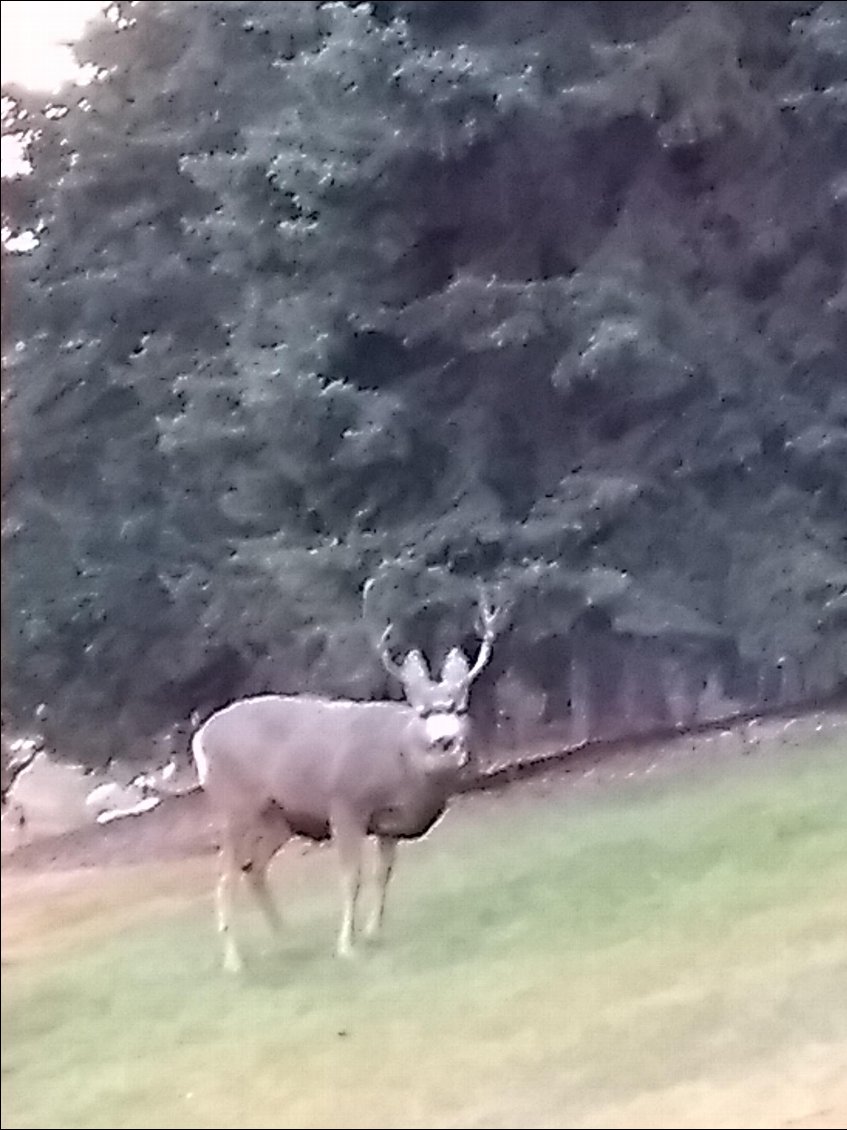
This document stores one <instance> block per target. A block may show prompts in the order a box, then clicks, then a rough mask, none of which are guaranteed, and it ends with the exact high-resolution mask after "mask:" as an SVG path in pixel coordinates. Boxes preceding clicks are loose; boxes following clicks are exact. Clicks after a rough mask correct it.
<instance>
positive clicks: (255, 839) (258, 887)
mask: <svg viewBox="0 0 847 1130" xmlns="http://www.w3.org/2000/svg"><path fill="white" fill-rule="evenodd" d="M291 835H292V833H291V827H290V826H289V824H288V821H287V820H286V819H285V817H284V816H283V815H282V813H281V812H280V810H279V809H278V808H269V809H267V810H266V811H265V812H263V813H262V815H261V816H260V817H259V819H258V820H257V821H256V823H255V824H254V825H253V826H252V827H251V828H250V829H249V830H247V831H245V832H244V833H243V835H242V839H241V843H240V845H239V862H238V866H239V869H240V870H241V873H242V874H243V875H244V876H245V878H246V879H247V882H248V883H249V885H250V889H251V891H252V892H253V895H254V897H255V899H256V901H257V902H258V904H259V906H260V907H261V909H262V913H263V914H264V916H265V918H266V920H267V922H268V925H269V926H270V928H271V929H272V930H273V931H274V933H279V932H280V931H281V930H282V926H283V922H282V916H281V915H280V913H279V910H278V908H277V905H276V903H275V902H274V898H273V895H272V894H271V891H270V887H269V886H268V868H269V866H270V863H271V860H272V859H273V857H274V856H275V855H276V853H277V852H278V851H279V850H280V848H282V847H283V846H284V845H285V844H286V843H287V842H288V840H290V839H291Z"/></svg>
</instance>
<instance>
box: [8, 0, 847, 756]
mask: <svg viewBox="0 0 847 1130" xmlns="http://www.w3.org/2000/svg"><path fill="white" fill-rule="evenodd" d="M846 37H847V16H846V15H845V9H844V6H843V5H841V4H838V3H818V4H800V3H781V2H761V3H759V4H755V5H754V4H746V3H720V4H718V3H715V4H712V3H701V4H694V5H691V4H685V3H673V2H672V3H637V4H636V3H628V2H622V3H617V2H615V3H609V2H608V0H606V2H603V3H557V4H549V3H542V2H534V0H524V2H522V3H521V4H508V3H485V4H481V3H452V4H441V3H419V2H413V3H374V4H358V5H354V4H342V3H331V4H322V3H314V2H308V0H307V2H298V3H286V4H265V3H256V2H241V0H238V2H233V3H217V2H211V3H208V2H207V3H202V4H201V3H135V4H115V5H113V6H112V7H111V8H110V10H109V12H108V14H107V17H106V18H104V19H102V20H100V21H98V22H97V23H96V24H94V25H92V27H91V29H90V31H89V33H88V35H87V37H86V38H85V39H84V40H83V41H82V42H81V43H80V44H79V45H78V48H77V51H78V56H79V58H80V61H81V62H83V63H86V64H91V65H93V66H94V67H96V68H97V73H98V77H97V78H96V79H95V80H94V81H93V82H92V83H91V84H90V85H88V86H85V87H71V88H68V89H66V90H64V91H63V92H62V94H61V96H59V97H57V98H56V99H54V100H53V101H52V102H51V103H49V104H47V105H45V104H44V103H43V100H42V101H39V100H38V99H35V98H34V97H33V96H31V95H29V94H27V93H26V92H23V91H15V90H9V91H6V92H5V100H4V132H6V133H11V134H14V135H17V136H18V137H19V138H20V139H21V141H22V143H23V144H24V145H25V146H26V150H27V154H28V158H29V161H30V163H31V165H32V171H31V173H30V174H29V175H26V176H17V177H15V178H14V179H13V180H12V181H11V182H9V183H8V184H7V186H6V187H7V191H6V192H4V230H5V231H6V233H7V248H6V250H5V251H4V271H5V275H6V283H5V285H6V293H7V300H8V303H7V304H8V310H7V314H6V322H5V327H4V333H5V341H4V354H5V358H4V367H5V372H4V397H5V399H6V405H5V407H4V412H5V422H4V428H5V430H6V433H7V440H8V442H9V443H10V447H11V451H12V455H11V457H10V465H9V466H8V467H7V468H6V472H5V473H6V479H5V484H4V486H5V496H4V497H5V507H6V509H5V514H4V538H5V547H4V549H5V557H6V562H7V565H6V582H5V583H6V600H5V609H4V638H5V642H6V647H5V648H4V652H5V658H4V695H5V700H6V701H5V708H6V709H7V710H8V711H9V712H10V713H11V714H12V715H13V716H16V717H19V718H25V717H27V716H28V715H29V714H30V713H31V711H32V710H33V709H34V708H35V707H36V705H37V704H38V703H41V702H45V703H47V704H48V705H49V707H50V716H51V718H52V719H53V721H54V724H55V726H56V728H57V730H59V731H60V732H61V735H62V740H63V743H64V744H65V745H68V744H71V745H76V746H77V747H84V748H87V749H91V750H93V749H95V747H96V749H99V750H110V749H111V748H112V747H113V746H114V744H115V743H117V742H121V743H126V742H131V741H134V740H136V739H138V738H141V737H144V736H145V735H147V734H149V733H151V732H153V731H154V730H156V729H157V728H158V727H160V726H162V725H164V724H166V723H168V722H169V721H171V720H172V719H173V718H174V717H175V716H180V715H185V714H186V713H187V711H189V710H190V709H191V708H192V707H194V706H196V705H198V704H201V705H215V704H216V703H217V702H218V701H220V700H221V699H223V698H227V697H229V696H231V695H233V694H235V693H239V692H243V691H245V690H258V689H263V688H265V687H274V688H276V689H291V690H296V689H302V688H304V687H313V688H316V689H324V690H328V691H333V692H339V693H353V694H369V693H375V692H378V691H381V690H384V689H385V688H384V687H383V685H382V677H381V675H380V672H379V668H378V665H377V664H376V662H375V660H374V658H373V654H372V647H371V644H370V640H369V632H368V626H367V625H366V624H365V623H364V622H363V621H362V619H361V611H360V592H361V586H362V583H363V582H364V580H365V579H366V578H367V577H368V576H371V575H374V574H375V573H376V572H377V571H379V570H380V567H381V565H382V564H383V563H384V562H393V563H394V568H393V569H392V570H390V571H385V570H383V571H381V572H380V576H383V577H384V579H385V583H384V584H383V586H382V588H383V595H382V597H381V601H382V608H383V612H384V615H385V616H386V617H387V618H391V619H393V620H395V621H396V622H397V624H398V631H399V633H400V638H401V639H402V638H403V637H404V636H405V639H406V641H407V642H411V641H412V640H414V641H415V642H416V643H418V642H420V643H423V644H424V645H426V646H429V647H431V648H434V649H435V650H436V651H437V650H438V649H439V648H444V647H446V646H448V645H449V644H450V643H452V642H454V641H455V639H456V638H457V637H460V638H467V639H468V642H469V637H470V635H471V634H472V632H471V628H472V623H473V620H472V602H473V597H474V592H475V585H476V582H477V580H478V579H483V580H485V581H486V582H488V583H489V584H494V585H496V586H499V588H500V589H501V591H502V592H503V593H505V594H508V597H509V599H510V601H511V603H512V613H511V628H510V631H509V633H508V638H507V639H506V640H504V641H503V642H502V644H501V646H500V648H499V651H498V657H497V662H496V663H495V665H494V666H493V668H492V674H491V679H492V680H496V678H497V673H498V670H499V671H500V672H501V673H502V672H504V671H506V669H507V668H508V669H510V670H516V671H518V672H520V673H521V675H522V677H524V678H525V679H526V680H527V681H528V683H529V684H530V685H535V686H539V687H541V688H542V689H543V690H544V691H545V693H548V694H549V709H548V715H549V717H550V719H554V718H556V717H561V716H567V715H568V713H569V712H570V713H571V714H575V713H576V712H577V708H576V705H575V701H574V700H575V698H576V697H577V693H579V694H581V695H588V697H589V698H590V700H591V704H592V711H593V713H592V718H593V721H592V722H591V730H592V732H596V733H602V732H607V730H608V725H607V723H608V719H609V717H610V716H612V715H620V714H621V712H622V711H621V708H620V704H619V702H618V693H617V690H616V688H617V687H618V686H622V685H623V684H624V683H626V684H627V686H629V687H630V690H629V691H627V693H628V694H630V695H632V694H633V693H642V695H647V696H648V697H647V698H645V699H643V704H644V710H643V714H644V717H643V718H642V719H641V720H640V721H641V723H643V724H646V723H647V722H648V721H652V720H655V718H656V717H657V716H659V715H661V714H662V711H663V710H664V709H665V707H663V706H660V707H656V706H655V704H651V703H650V701H648V700H649V694H650V693H651V692H650V691H649V687H648V684H649V683H650V682H651V681H653V682H655V681H656V679H658V678H660V677H661V673H662V671H665V670H667V662H668V661H671V662H672V664H673V665H674V666H673V670H674V671H677V672H678V671H679V670H682V671H683V674H684V679H683V681H684V682H685V680H686V679H687V682H688V692H687V693H688V694H689V697H691V696H693V699H692V701H693V702H694V705H693V706H692V708H691V709H692V711H693V712H694V714H696V701H694V700H695V699H696V693H697V687H698V686H701V685H702V684H703V683H704V682H705V681H706V679H707V676H709V673H710V672H715V671H717V672H718V673H719V676H720V681H721V683H722V685H723V686H724V687H725V689H726V691H727V693H729V694H731V695H732V696H733V697H734V698H736V699H738V700H743V701H744V702H746V703H748V704H751V705H753V704H761V703H764V702H767V701H774V700H777V701H782V700H799V699H801V698H803V697H808V696H815V695H822V694H827V693H830V692H831V691H832V690H834V689H835V688H836V687H837V686H838V685H839V684H842V683H843V681H844V680H845V677H847V628H846V627H845V624H846V623H847V622H846V621H845V601H847V596H845V592H847V552H846V551H847V539H845V533H847V522H845V514H847V472H845V468H847V383H845V370H844V357H845V356H847V318H845V309H846V307H845V295H847V282H845V263H846V262H847V246H845V242H846V241H845V232H847V224H845V207H847V110H845V107H847V101H845V90H847V46H846V44H847V38H846ZM23 231H30V232H34V233H35V235H36V238H37V246H35V247H34V248H32V249H30V250H28V251H25V252H24V251H13V250H10V249H9V248H10V247H14V246H15V245H14V241H13V242H12V243H11V244H9V243H8V237H9V236H14V235H16V234H19V233H20V232H23ZM580 657H581V658H580ZM576 659H580V661H581V662H584V663H585V664H586V665H587V674H585V673H583V674H582V675H579V676H577V675H576V674H574V670H575V669H574V668H573V666H572V663H573V661H574V660H576ZM498 664H499V666H498ZM663 664H664V666H663ZM633 668H635V669H636V670H635V673H634V674H633ZM569 672H570V674H569ZM675 677H676V676H675ZM633 679H634V680H635V683H638V682H639V680H641V682H642V683H643V684H644V685H643V686H642V687H641V690H640V692H639V691H638V688H637V687H636V692H633V691H632V686H631V684H632V680H633ZM577 684H578V686H579V688H580V689H579V692H578V690H577ZM483 694H484V691H483ZM631 701H633V700H632V699H630V702H631ZM582 709H583V707H582V706H581V707H580V710H582ZM623 713H626V712H625V711H624V712H623ZM636 713H638V712H637V711H636ZM637 724H639V719H637V718H633V717H632V716H631V712H630V715H629V716H628V718H627V720H626V721H625V725H626V726H629V727H632V726H633V725H637ZM604 726H606V730H604V728H603V727H604ZM91 756H94V753H92V754H91Z"/></svg>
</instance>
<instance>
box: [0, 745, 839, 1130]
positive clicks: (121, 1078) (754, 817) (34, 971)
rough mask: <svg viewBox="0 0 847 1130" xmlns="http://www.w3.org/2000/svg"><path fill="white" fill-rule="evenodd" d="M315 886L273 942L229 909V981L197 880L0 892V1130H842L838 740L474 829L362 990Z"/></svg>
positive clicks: (483, 805) (429, 869)
mask: <svg viewBox="0 0 847 1130" xmlns="http://www.w3.org/2000/svg"><path fill="white" fill-rule="evenodd" d="M839 742H840V744H839ZM331 863H332V861H331V859H330V858H329V857H328V856H327V855H326V853H324V852H322V851H321V852H315V853H312V854H309V855H307V856H304V857H301V858H297V857H296V854H295V857H294V858H292V859H291V860H290V861H286V860H283V861H282V863H281V865H280V866H279V868H278V873H277V876H276V886H277V889H278V890H279V891H280V893H281V895H283V896H284V899H283V901H284V903H285V905H286V908H287V918H288V926H289V929H288V933H287V935H286V937H285V938H284V939H283V940H282V941H281V942H278V943H275V942H272V941H271V940H270V939H269V938H268V937H267V936H266V934H265V932H264V930H263V923H262V922H261V921H260V920H259V919H258V918H257V917H256V916H255V915H254V914H253V912H252V910H251V909H249V904H246V903H245V904H244V909H243V912H242V915H241V923H242V933H243V935H244V939H245V944H246V946H247V949H248V954H249V955H250V971H249V973H248V974H247V976H246V977H245V978H244V979H243V980H241V981H238V980H231V979H227V978H225V977H224V975H223V974H221V973H219V972H218V970H217V967H216V961H217V949H216V944H215V942H216V939H215V938H214V936H213V933H212V929H211V908H210V901H211V900H210V896H209V885H210V879H211V872H212V863H211V861H210V860H200V861H193V862H188V863H186V864H183V865H181V866H179V867H173V866H171V867H169V868H167V869H166V868H158V869H153V868H149V869H132V870H130V869H121V870H116V869H111V870H109V869H104V870H103V871H101V872H97V873H92V874H91V875H89V876H87V877H82V878H81V877H79V876H70V877H69V876H56V875H46V876H30V877H27V881H26V882H21V881H20V880H19V877H17V876H16V877H14V879H15V881H14V882H10V883H6V884H5V890H4V903H5V906H4V916H3V921H4V962H5V963H6V964H5V968H4V971H3V1032H4V1041H3V1043H4V1051H3V1088H2V1096H3V1126H4V1127H6V1128H9V1130H12V1128H24V1127H68V1128H73V1127H162V1126H168V1127H196V1128H200V1127H430V1126H431V1127H571V1126H573V1127H630V1126H631V1127H636V1126H644V1127H651V1126H668V1127H689V1126H690V1127H699V1126H702V1127H707V1126H708V1127H713V1126H715V1127H719V1126H726V1127H756V1126H761V1127H773V1126H786V1127H787V1126H791V1127H812V1126H833V1127H834V1126H843V1125H844V1119H845V1116H847V746H845V743H844V738H843V737H842V738H841V739H839V740H838V741H836V742H828V743H822V744H819V745H816V746H813V747H809V748H806V749H804V750H802V751H796V752H794V753H793V754H790V755H789V754H782V755H780V756H779V757H774V758H773V759H769V758H766V757H764V756H763V755H758V756H756V757H755V758H748V759H745V760H743V761H739V763H738V764H737V765H735V766H733V767H726V766H724V767H723V768H722V769H721V770H720V772H718V771H717V770H712V771H701V772H698V773H696V774H691V773H686V774H684V775H677V776H675V777H671V778H666V779H665V780H664V782H663V783H657V782H653V781H650V780H649V779H648V780H647V781H640V782H626V783H624V784H621V785H619V786H617V787H614V788H612V787H606V788H604V789H602V790H597V791H595V793H594V794H593V795H589V794H587V793H586V794H583V795H578V796H567V797H562V796H557V795H551V796H549V797H547V798H542V799H537V798H534V799H531V800H527V799H526V797H524V799H523V800H520V799H519V800H517V801H515V802H514V803H513V802H512V801H510V799H509V797H508V796H504V797H500V798H497V799H491V798H489V799H487V800H482V801H480V800H477V801H475V802H471V803H470V804H468V805H466V806H462V807H460V808H459V809H457V810H456V811H454V812H452V813H451V814H450V816H449V817H448V819H447V820H446V821H445V822H444V824H443V825H442V826H440V827H439V828H438V829H436V831H435V833H434V834H433V835H432V837H431V838H430V839H428V840H427V841H426V842H425V843H424V844H420V845H416V846H414V847H411V848H408V849H407V850H406V852H405V853H404V855H403V857H402V859H401V865H400V868H399V873H398V876H397V879H396V883H395V887H394V889H393V891H392V894H393V901H392V903H391V907H390V919H389V921H388V924H387V930H386V939H385V944H384V945H383V946H382V947H381V948H378V949H375V950H373V951H368V952H367V953H365V954H363V956H362V957H361V958H360V960H359V961H358V962H356V963H355V964H353V965H348V964H343V963H339V962H338V961H336V960H335V959H334V958H333V957H332V956H331V948H332V942H333V938H334V931H335V928H336V914H337V897H336V889H335V883H334V881H333V879H334V873H333V871H332V867H331Z"/></svg>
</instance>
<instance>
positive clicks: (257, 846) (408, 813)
mask: <svg viewBox="0 0 847 1130" xmlns="http://www.w3.org/2000/svg"><path fill="white" fill-rule="evenodd" d="M371 584H372V582H371V581H369V582H368V583H367V584H366V586H365V590H364V598H365V615H367V600H368V591H369V588H370V585H371ZM499 619H500V610H499V609H496V608H495V607H494V606H493V605H492V604H491V603H490V602H488V601H485V600H482V599H481V600H480V606H479V619H478V627H479V629H480V630H481V643H480V647H479V652H478V654H477V656H476V659H475V660H474V662H473V664H472V665H471V664H469V663H468V660H467V659H466V657H465V655H464V654H463V653H462V651H460V650H459V649H458V648H453V649H452V650H451V651H450V652H449V654H448V655H447V657H446V659H445V660H444V663H443V666H442V668H441V675H440V678H439V679H438V680H437V681H436V680H435V679H433V678H432V677H431V676H430V674H429V670H428V668H427V665H426V661H425V660H424V658H423V656H422V655H421V653H420V652H419V651H417V650H415V651H410V652H409V653H408V655H406V657H405V659H404V661H403V663H402V664H398V663H397V662H395V661H394V660H393V659H392V657H391V655H390V652H389V649H388V641H389V636H390V633H391V625H390V624H389V626H388V627H387V628H386V629H385V631H384V632H383V633H382V635H381V637H380V639H379V641H378V644H377V646H378V649H379V654H380V657H381V659H382V662H383V664H384V666H385V668H386V670H387V671H388V672H389V673H390V674H391V675H393V676H395V677H396V678H398V679H399V680H400V682H401V683H402V685H403V689H404V691H405V697H406V702H405V703H400V702H391V701H387V700H386V701H376V702H358V701H353V700H347V699H331V698H319V697H317V696H314V695H305V694H304V695H276V694H267V695H260V696H258V697H255V698H246V699H241V700H239V701H236V702H233V703H232V704H230V705H229V706H226V707H224V708H223V709H221V710H219V711H217V712H216V713H215V714H213V715H212V716H211V717H210V718H208V719H207V720H206V721H205V722H204V723H203V725H202V726H200V728H199V729H198V730H197V731H196V733H195V734H194V737H193V739H192V753H193V755H194V760H195V763H196V765H197V771H198V777H199V779H200V783H201V785H202V786H203V789H204V790H205V792H206V794H207V796H208V798H209V800H210V802H211V804H212V807H213V808H214V809H215V810H216V813H217V815H218V818H219V820H220V822H221V825H222V827H221V832H222V843H221V874H220V878H219V881H218V886H217V891H216V910H217V924H218V930H219V931H220V934H221V937H222V941H223V958H224V968H225V969H227V970H229V971H232V972H237V971H238V970H239V969H240V968H241V966H242V961H241V956H240V954H239V950H238V946H237V944H236V941H235V938H234V937H233V934H232V930H231V923H232V910H233V899H234V891H235V884H236V882H237V879H238V876H239V874H243V875H244V876H246V878H247V880H248V882H249V885H250V887H251V888H252V891H253V893H254V895H255V897H256V899H257V901H258V902H259V905H260V906H261V907H262V909H263V910H264V913H265V915H266V917H267V919H268V921H269V923H270V925H271V927H272V928H273V929H274V930H277V929H279V927H280V925H281V919H280V917H279V914H278V912H277V909H276V905H275V903H274V901H273V899H272V897H271V893H270V891H269V889H268V884H267V871H268V866H269V864H270V862H271V859H272V858H273V856H274V855H275V854H276V853H277V852H278V851H279V849H280V848H281V847H282V846H283V844H285V843H286V841H287V840H289V839H290V838H291V837H292V836H302V837H305V838H307V839H310V840H313V841H325V840H330V839H331V840H333V841H334V843H335V846H336V848H337V851H338V855H339V859H340V864H341V885H342V899H343V912H342V917H341V929H340V932H339V935H338V943H337V952H338V954H339V955H341V956H344V957H348V956H352V954H353V952H354V948H353V943H354V934H355V920H356V904H357V901H358V897H359V890H360V885H361V868H362V851H363V845H364V844H365V841H366V840H367V838H368V837H369V836H374V837H375V838H376V844H377V862H376V875H375V881H376V901H375V904H374V907H373V910H372V913H371V914H370V916H369V919H368V922H367V925H366V931H365V932H366V934H367V935H369V936H371V937H373V936H375V935H376V934H377V933H378V932H379V929H380V926H381V924H382V918H383V912H384V909H385V895H386V889H387V886H388V881H389V879H390V877H391V873H392V869H393V866H394V859H395V853H396V849H397V844H398V841H400V840H407V839H418V838H419V837H420V836H423V835H424V834H425V833H426V832H428V831H429V829H430V828H431V827H432V826H433V825H434V824H435V822H436V821H437V820H438V819H439V817H440V816H441V815H442V814H443V812H444V810H445V808H446V806H447V801H448V799H449V797H450V795H451V793H452V792H453V791H454V790H455V788H456V785H457V784H458V781H459V778H460V776H461V773H462V771H463V770H465V768H466V766H467V765H468V762H469V760H470V748H469V739H470V726H469V720H468V716H467V709H468V695H469V692H470V688H471V684H472V683H473V681H474V680H475V679H476V678H477V676H478V675H479V673H480V672H481V671H482V669H483V668H484V667H485V665H486V664H487V663H488V661H489V659H490V658H491V651H492V646H493V642H494V638H495V634H496V627H497V624H498V622H499Z"/></svg>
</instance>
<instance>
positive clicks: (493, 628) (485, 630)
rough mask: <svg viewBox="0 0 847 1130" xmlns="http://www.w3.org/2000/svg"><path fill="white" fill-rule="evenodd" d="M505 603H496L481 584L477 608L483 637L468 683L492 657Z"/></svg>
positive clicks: (478, 622) (478, 625)
mask: <svg viewBox="0 0 847 1130" xmlns="http://www.w3.org/2000/svg"><path fill="white" fill-rule="evenodd" d="M503 610H504V605H503V604H495V603H494V602H493V601H492V600H491V599H490V598H489V596H488V594H487V591H486V588H485V586H484V585H480V586H479V608H478V610H477V627H478V628H480V629H481V630H482V639H481V641H480V645H479V652H478V653H477V657H476V659H475V660H474V664H473V667H471V669H470V670H469V671H468V676H467V683H468V684H470V683H472V682H473V680H474V679H475V678H476V677H477V675H479V673H480V672H481V671H482V669H483V667H485V665H486V664H487V663H488V661H489V660H490V659H491V653H492V651H493V650H494V640H495V638H496V636H497V625H498V621H499V620H500V617H501V615H502V613H503Z"/></svg>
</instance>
